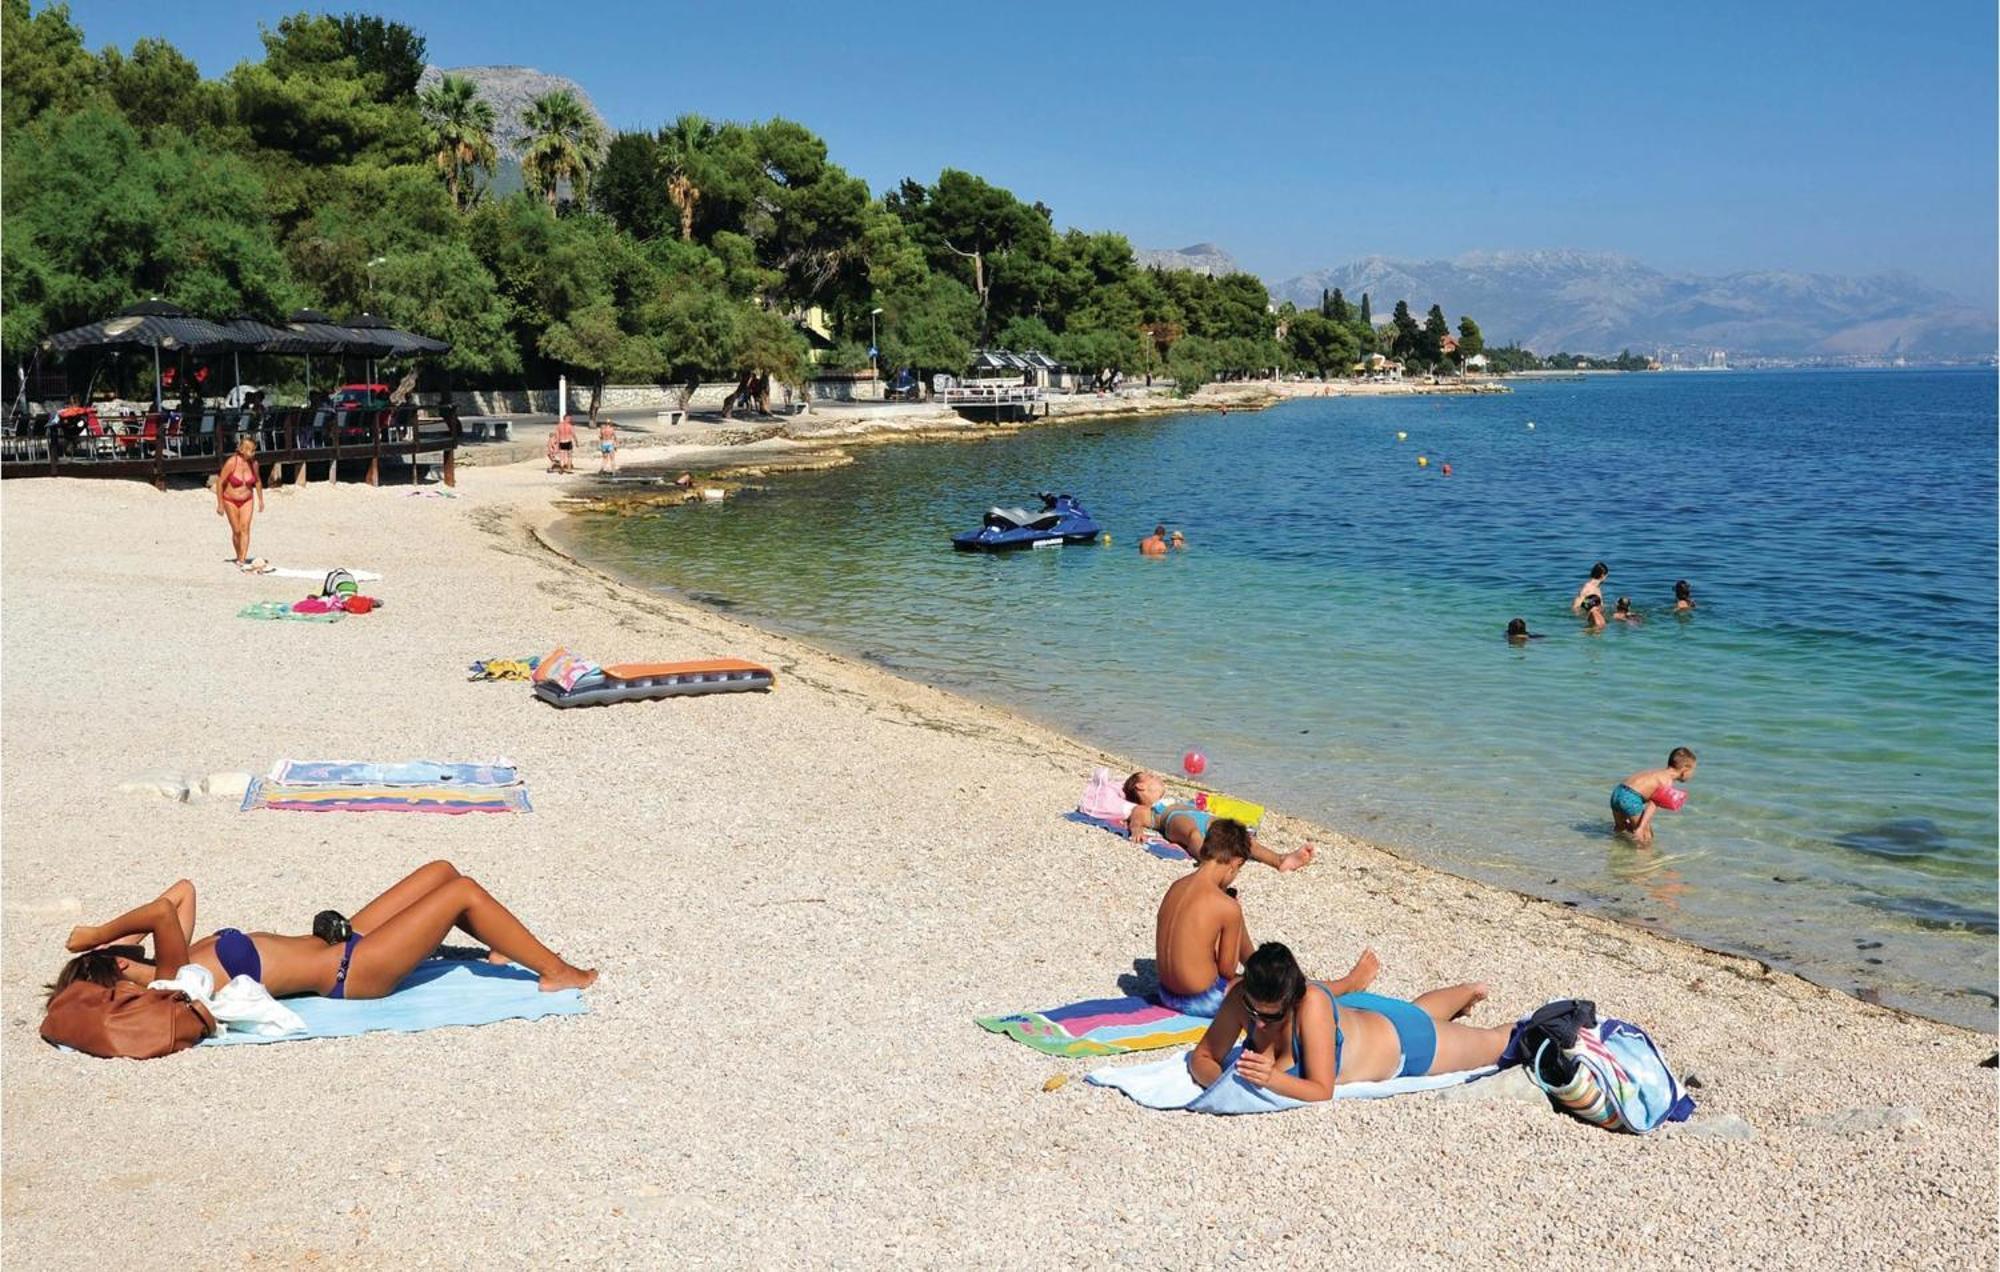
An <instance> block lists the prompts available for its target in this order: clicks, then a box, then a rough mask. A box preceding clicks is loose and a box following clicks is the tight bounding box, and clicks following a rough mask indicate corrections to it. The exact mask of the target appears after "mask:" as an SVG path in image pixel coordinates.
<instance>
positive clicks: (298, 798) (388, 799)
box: [242, 777, 534, 813]
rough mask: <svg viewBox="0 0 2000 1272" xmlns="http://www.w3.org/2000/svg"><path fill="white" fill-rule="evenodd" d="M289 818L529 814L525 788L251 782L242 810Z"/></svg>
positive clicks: (530, 806) (261, 779) (529, 805)
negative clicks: (277, 813) (259, 810)
mask: <svg viewBox="0 0 2000 1272" xmlns="http://www.w3.org/2000/svg"><path fill="white" fill-rule="evenodd" d="M257 808H270V809H277V810H279V811H281V812H288V813H529V812H533V811H534V807H533V806H532V805H531V804H529V803H528V788H527V787H525V786H520V785H514V786H288V785H286V784H284V783H282V782H274V781H272V780H271V779H270V778H268V777H259V778H254V779H252V781H251V783H250V789H249V790H247V791H245V792H244V793H243V809H242V811H244V812H246V813H247V812H249V811H251V810H252V809H257Z"/></svg>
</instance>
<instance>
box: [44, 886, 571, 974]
mask: <svg viewBox="0 0 2000 1272" xmlns="http://www.w3.org/2000/svg"><path fill="white" fill-rule="evenodd" d="M194 927H195V896H194V885H193V884H192V883H189V882H188V881H187V880H185V879H183V880H181V881H180V882H179V883H176V884H175V885H174V886H173V887H171V888H168V889H167V890H166V891H165V892H163V893H161V894H160V895H159V896H157V897H155V898H154V899H153V900H151V901H148V902H147V903H146V904H144V905H142V906H140V907H139V908H138V909H136V910H132V911H129V912H128V913H125V914H121V915H119V916H118V917H117V918H115V919H113V920H111V921H110V922H109V923H103V924H99V925H96V926H94V927H93V926H78V927H76V928H74V929H72V930H71V931H70V934H69V950H70V952H71V953H73V954H75V955H76V957H74V958H72V959H70V961H69V962H67V963H65V964H63V969H62V972H61V974H60V975H58V976H57V977H56V981H55V984H54V985H53V986H51V987H50V993H51V996H53V995H54V993H55V992H56V991H58V990H61V989H62V988H63V987H64V986H66V985H68V984H70V983H71V982H72V981H78V980H85V981H91V982H94V983H96V984H99V985H111V984H115V983H116V982H118V981H119V980H121V979H122V980H129V981H134V982H136V983H138V984H141V985H144V984H146V983H147V982H148V981H152V980H157V979H160V978H162V977H170V976H172V975H173V974H174V973H175V972H178V971H179V970H180V969H181V968H183V967H185V966H187V965H188V964H189V963H196V964H199V965H201V966H202V967H205V968H207V969H208V971H209V973H210V974H211V975H213V976H214V977H215V983H216V984H217V985H223V984H227V983H228V982H229V980H230V979H231V978H233V977H236V976H249V977H250V978H251V979H253V980H256V981H260V982H262V984H263V986H264V988H265V989H267V990H269V991H270V992H271V994H272V996H274V997H279V998H282V997H284V996H285V995H287V994H324V995H326V996H327V997H328V998H386V997H387V996H388V995H389V994H390V993H392V992H394V990H395V988H396V986H398V985H400V984H401V983H402V981H403V978H404V977H405V976H408V975H409V974H410V972H411V970H412V969H414V968H415V967H416V965H417V964H419V963H421V962H423V961H424V960H425V959H427V958H429V957H430V956H431V955H432V953H434V952H435V951H436V950H437V947H438V943H439V942H440V941H442V940H444V938H445V937H446V936H447V935H449V934H450V932H451V930H452V929H453V928H454V927H455V928H457V929H459V930H460V931H461V932H464V933H466V934H467V935H469V936H471V937H472V939H473V940H475V941H478V942H479V943H480V944H482V945H485V946H486V947H488V949H490V950H491V951H492V953H491V954H489V955H488V959H489V961H492V962H503V961H511V962H515V963H519V964H521V965H522V966H523V967H526V968H527V969H529V970H530V971H532V972H534V973H535V974H536V975H537V976H539V977H540V978H541V987H542V988H543V989H544V990H556V989H585V988H588V987H589V986H590V984H591V983H592V982H594V981H595V980H596V979H597V972H596V971H595V970H592V969H586V968H580V967H575V966H572V965H571V964H569V963H566V962H564V961H563V960H562V959H561V958H559V957H558V956H557V955H556V954H555V952H554V951H553V950H551V949H549V947H548V946H546V945H544V944H542V943H541V942H540V941H538V940H536V939H535V934H534V933H532V932H530V931H528V929H527V927H526V926H524V925H523V924H522V922H521V920H519V919H517V918H515V917H514V915H513V913H512V912H511V911H509V910H508V909H507V907H506V906H504V905H501V904H500V903H499V902H498V901H495V900H494V899H493V897H492V895H491V894H490V893H488V892H487V891H486V889H485V888H482V887H480V886H479V883H478V881H477V880H474V879H468V878H466V877H465V876H464V875H462V874H460V873H459V872H458V870H457V868H456V867H454V866H453V865H452V864H451V863H450V862H448V861H433V862H431V863H430V864H429V865H426V866H423V867H421V868H420V869H418V870H417V871H416V872H415V873H413V874H411V875H410V876H409V877H408V878H406V879H404V880H403V881H402V882H400V883H398V884H397V885H396V886H395V887H393V888H390V889H389V890H388V891H387V892H384V893H383V894H382V895H381V896H379V897H376V898H375V899H374V900H373V901H370V902H369V903H368V904H367V905H365V906H362V907H361V909H360V910H358V911H357V912H356V913H355V915H354V917H353V918H352V919H343V918H341V916H339V915H338V914H334V913H333V912H331V911H328V912H327V913H326V914H323V915H322V916H320V919H318V920H315V921H314V923H313V931H314V934H313V935H311V936H280V935H278V934H277V933H274V932H242V931H239V930H237V929H236V928H222V929H220V930H218V931H217V932H216V933H215V935H213V936H205V937H203V938H202V939H201V940H199V941H197V940H195V939H194ZM148 936H150V937H152V938H153V952H152V956H151V957H150V958H148V957H146V952H145V950H144V948H143V947H142V946H140V945H134V944H126V943H125V942H128V941H130V940H131V938H134V937H137V938H139V939H140V940H141V941H143V940H144V939H145V938H146V937H148Z"/></svg>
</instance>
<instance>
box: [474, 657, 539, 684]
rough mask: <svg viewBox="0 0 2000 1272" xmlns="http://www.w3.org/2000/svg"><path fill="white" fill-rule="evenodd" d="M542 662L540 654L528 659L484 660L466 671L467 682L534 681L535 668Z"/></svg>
mask: <svg viewBox="0 0 2000 1272" xmlns="http://www.w3.org/2000/svg"><path fill="white" fill-rule="evenodd" d="M541 662H542V656H541V655H540V654H531V655H530V656H528V657H526V658H482V659H480V660H479V661H478V662H476V663H473V664H472V666H471V667H469V668H467V669H466V673H467V674H466V677H465V678H466V679H467V680H533V679H534V678H535V668H536V667H539V666H540V665H541Z"/></svg>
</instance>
